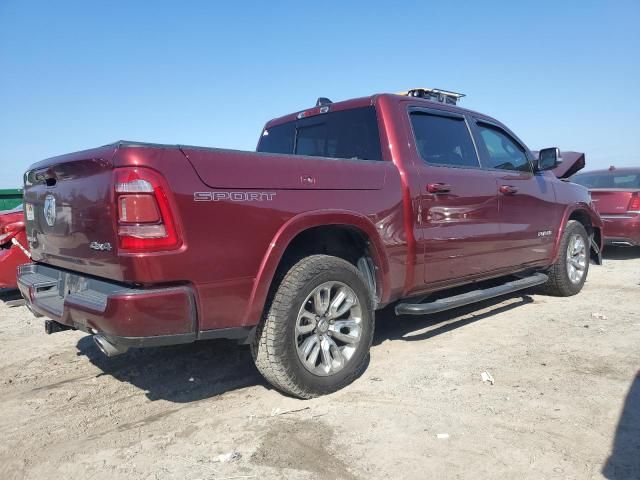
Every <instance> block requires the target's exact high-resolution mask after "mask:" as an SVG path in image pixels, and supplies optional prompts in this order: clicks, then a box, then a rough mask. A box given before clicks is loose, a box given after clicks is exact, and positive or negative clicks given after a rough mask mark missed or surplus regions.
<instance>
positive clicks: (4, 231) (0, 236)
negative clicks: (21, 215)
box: [0, 222, 24, 245]
mask: <svg viewBox="0 0 640 480" xmlns="http://www.w3.org/2000/svg"><path fill="white" fill-rule="evenodd" d="M22 230H24V222H12V223H8V224H7V225H4V226H2V227H0V245H4V244H5V243H9V242H10V241H11V239H12V238H13V237H15V236H16V235H17V234H18V233H19V232H20V231H22Z"/></svg>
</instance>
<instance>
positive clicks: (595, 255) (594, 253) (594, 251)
mask: <svg viewBox="0 0 640 480" xmlns="http://www.w3.org/2000/svg"><path fill="white" fill-rule="evenodd" d="M589 242H590V243H591V258H592V259H593V261H594V262H595V263H596V265H602V250H600V247H599V246H598V244H597V243H596V240H595V238H594V237H593V234H591V235H589Z"/></svg>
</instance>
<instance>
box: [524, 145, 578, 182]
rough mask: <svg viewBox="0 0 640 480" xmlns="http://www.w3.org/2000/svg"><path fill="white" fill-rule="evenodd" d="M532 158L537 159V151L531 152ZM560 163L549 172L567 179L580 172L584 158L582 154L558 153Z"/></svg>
mask: <svg viewBox="0 0 640 480" xmlns="http://www.w3.org/2000/svg"><path fill="white" fill-rule="evenodd" d="M531 153H533V156H534V158H538V151H537V150H535V151H533V152H531ZM560 154H561V155H562V163H561V164H560V165H558V166H557V167H556V168H554V169H553V170H551V171H552V172H553V173H554V174H555V176H556V177H558V178H569V177H571V176H572V175H575V174H576V173H578V172H579V171H580V170H582V169H583V168H584V167H585V165H586V161H585V157H584V153H582V152H560Z"/></svg>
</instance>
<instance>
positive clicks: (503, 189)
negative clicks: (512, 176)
mask: <svg viewBox="0 0 640 480" xmlns="http://www.w3.org/2000/svg"><path fill="white" fill-rule="evenodd" d="M500 193H502V194H503V195H515V194H516V193H518V189H517V188H516V187H514V186H513V185H501V186H500Z"/></svg>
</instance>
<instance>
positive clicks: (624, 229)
mask: <svg viewBox="0 0 640 480" xmlns="http://www.w3.org/2000/svg"><path fill="white" fill-rule="evenodd" d="M601 217H602V220H603V223H604V227H603V233H604V241H605V244H606V245H627V244H628V245H629V246H632V245H635V246H640V214H627V215H601Z"/></svg>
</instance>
